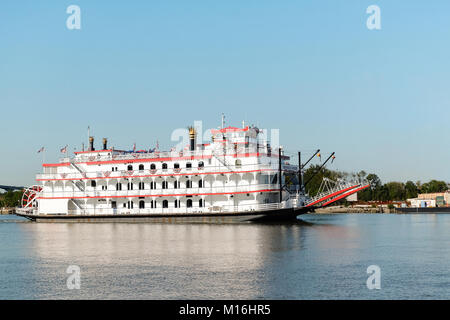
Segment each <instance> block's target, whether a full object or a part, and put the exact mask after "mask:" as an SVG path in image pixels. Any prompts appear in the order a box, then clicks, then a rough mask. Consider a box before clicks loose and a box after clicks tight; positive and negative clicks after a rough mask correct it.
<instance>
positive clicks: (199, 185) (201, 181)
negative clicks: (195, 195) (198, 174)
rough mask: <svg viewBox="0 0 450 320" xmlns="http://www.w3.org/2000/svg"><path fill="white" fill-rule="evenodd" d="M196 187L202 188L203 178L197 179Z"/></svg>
mask: <svg viewBox="0 0 450 320" xmlns="http://www.w3.org/2000/svg"><path fill="white" fill-rule="evenodd" d="M198 187H199V188H203V180H199V181H198Z"/></svg>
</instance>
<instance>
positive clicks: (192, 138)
mask: <svg viewBox="0 0 450 320" xmlns="http://www.w3.org/2000/svg"><path fill="white" fill-rule="evenodd" d="M195 136H196V132H195V129H194V127H189V140H190V142H191V145H190V150H191V151H194V150H195Z"/></svg>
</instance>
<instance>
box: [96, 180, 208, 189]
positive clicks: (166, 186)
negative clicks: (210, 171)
mask: <svg viewBox="0 0 450 320" xmlns="http://www.w3.org/2000/svg"><path fill="white" fill-rule="evenodd" d="M123 184H124V183H120V182H118V183H116V190H117V191H121V190H122V185H123ZM96 186H97V182H96V181H95V180H91V187H93V188H95V187H96ZM126 186H127V190H134V183H133V182H128V183H127V184H126ZM192 186H193V184H192V181H191V180H187V181H186V188H192ZM172 187H173V189H180V188H181V183H180V181H174V182H173V184H172ZM198 187H199V188H203V180H198ZM161 188H162V189H169V182H168V181H162V183H161ZM107 189H108V187H107V186H105V185H103V186H102V190H107ZM150 189H151V190H153V189H156V182H153V181H152V182H150ZM138 190H145V184H144V182H139V183H138Z"/></svg>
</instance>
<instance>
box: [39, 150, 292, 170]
mask: <svg viewBox="0 0 450 320" xmlns="http://www.w3.org/2000/svg"><path fill="white" fill-rule="evenodd" d="M225 156H226V157H233V158H247V157H262V156H267V157H269V155H268V154H265V153H260V152H257V153H241V154H227V155H225ZM270 157H272V158H278V154H271V155H270ZM211 158H212V155H208V156H184V157H168V158H146V159H126V160H109V161H88V162H76V164H86V165H99V164H118V163H135V162H164V161H167V162H169V161H177V160H201V159H211ZM281 158H282V159H285V160H289V159H290V158H289V157H288V156H281ZM42 166H43V167H64V166H70V163H69V162H63V163H44V164H43V165H42Z"/></svg>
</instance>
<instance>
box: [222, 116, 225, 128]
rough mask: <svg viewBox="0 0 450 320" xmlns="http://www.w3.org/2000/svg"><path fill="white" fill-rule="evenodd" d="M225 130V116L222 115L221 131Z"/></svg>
mask: <svg viewBox="0 0 450 320" xmlns="http://www.w3.org/2000/svg"><path fill="white" fill-rule="evenodd" d="M223 128H225V115H224V114H223V113H222V129H223Z"/></svg>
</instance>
